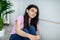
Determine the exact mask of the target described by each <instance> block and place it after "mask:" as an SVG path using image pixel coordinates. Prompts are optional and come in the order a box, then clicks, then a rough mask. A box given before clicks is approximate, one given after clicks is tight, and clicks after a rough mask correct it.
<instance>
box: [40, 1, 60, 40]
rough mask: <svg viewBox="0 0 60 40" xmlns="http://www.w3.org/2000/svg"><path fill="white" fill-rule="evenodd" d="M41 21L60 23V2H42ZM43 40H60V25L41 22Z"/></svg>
mask: <svg viewBox="0 0 60 40" xmlns="http://www.w3.org/2000/svg"><path fill="white" fill-rule="evenodd" d="M40 19H45V20H49V21H54V22H60V1H59V0H41V1H40ZM39 24H40V34H41V40H60V24H56V23H51V22H47V21H42V20H40V22H39Z"/></svg>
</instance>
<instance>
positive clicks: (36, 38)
mask: <svg viewBox="0 0 60 40" xmlns="http://www.w3.org/2000/svg"><path fill="white" fill-rule="evenodd" d="M28 38H29V39H30V40H38V36H34V35H29V37H28Z"/></svg>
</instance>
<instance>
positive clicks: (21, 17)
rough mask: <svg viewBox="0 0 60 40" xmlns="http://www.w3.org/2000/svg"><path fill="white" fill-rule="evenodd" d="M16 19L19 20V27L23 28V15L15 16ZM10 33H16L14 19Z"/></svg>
mask: <svg viewBox="0 0 60 40" xmlns="http://www.w3.org/2000/svg"><path fill="white" fill-rule="evenodd" d="M17 19H18V20H20V23H21V24H20V26H21V27H20V28H21V29H23V27H24V25H23V23H24V18H23V16H19V17H18V18H17ZM11 34H16V20H15V21H14V25H13V29H12V32H11Z"/></svg>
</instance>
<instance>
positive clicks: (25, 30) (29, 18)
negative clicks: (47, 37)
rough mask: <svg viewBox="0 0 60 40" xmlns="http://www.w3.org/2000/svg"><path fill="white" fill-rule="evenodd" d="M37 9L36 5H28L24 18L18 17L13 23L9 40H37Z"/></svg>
mask: <svg viewBox="0 0 60 40" xmlns="http://www.w3.org/2000/svg"><path fill="white" fill-rule="evenodd" d="M38 19H39V9H38V7H37V6H36V5H33V4H31V5H29V6H28V7H27V8H26V10H25V14H24V16H19V17H18V18H17V19H16V21H15V23H14V27H13V30H12V33H11V36H10V39H9V40H39V39H40V37H39V34H38V29H37V24H38Z"/></svg>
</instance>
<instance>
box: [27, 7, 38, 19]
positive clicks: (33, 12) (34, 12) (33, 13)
mask: <svg viewBox="0 0 60 40" xmlns="http://www.w3.org/2000/svg"><path fill="white" fill-rule="evenodd" d="M27 13H28V15H29V17H30V18H34V17H35V16H36V15H37V9H36V8H34V7H32V8H30V9H29V10H27Z"/></svg>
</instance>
